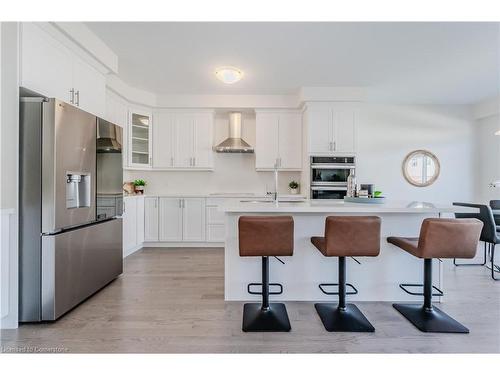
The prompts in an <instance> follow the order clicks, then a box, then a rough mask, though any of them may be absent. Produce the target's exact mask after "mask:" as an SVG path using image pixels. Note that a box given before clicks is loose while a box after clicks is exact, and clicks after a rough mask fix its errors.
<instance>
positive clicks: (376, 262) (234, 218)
mask: <svg viewBox="0 0 500 375" xmlns="http://www.w3.org/2000/svg"><path fill="white" fill-rule="evenodd" d="M221 210H222V211H224V212H225V220H226V239H225V290H224V295H225V300H226V301H247V300H258V299H260V296H256V295H250V294H248V293H247V284H249V283H255V282H257V283H258V282H260V278H261V260H260V258H258V257H251V258H242V257H240V256H239V249H238V218H239V217H240V216H243V215H291V216H293V219H294V223H295V224H294V226H295V229H294V254H293V256H291V257H284V258H282V260H283V261H284V262H285V264H282V263H280V262H279V261H277V260H275V259H274V258H270V282H271V283H281V284H283V294H281V295H272V296H271V299H272V300H275V301H331V300H334V299H335V298H336V297H335V296H328V295H325V294H323V293H322V292H321V291H320V289H319V288H318V284H320V283H336V282H337V280H338V278H337V258H326V257H324V256H323V255H322V254H321V253H320V252H319V251H318V250H317V249H316V248H315V247H314V246H313V245H312V244H311V242H310V238H311V237H312V236H323V235H324V229H325V219H326V217H327V216H330V215H342V216H349V215H369V216H371V215H375V216H379V217H380V218H381V219H382V229H381V231H382V233H381V244H380V255H379V256H378V257H374V258H370V257H367V258H359V259H357V260H358V261H359V262H360V263H361V264H358V263H357V262H356V261H354V260H353V259H350V258H348V259H347V268H348V270H347V282H348V283H351V284H353V285H354V286H355V287H356V288H357V289H358V290H359V293H358V294H357V295H350V296H349V297H348V298H349V300H352V301H420V300H421V299H422V297H420V296H412V295H409V294H406V293H405V292H403V291H402V290H401V289H400V288H399V284H400V283H421V282H422V280H423V262H422V260H420V259H418V258H415V257H414V256H412V255H410V254H408V253H406V252H405V251H403V250H401V249H399V248H396V247H395V246H393V245H390V244H388V243H387V241H386V238H387V237H388V236H406V237H418V235H419V232H420V225H421V223H422V221H423V220H424V219H425V218H428V217H453V214H454V213H456V212H477V210H476V209H471V208H467V207H459V206H452V205H437V204H431V203H425V202H391V201H389V202H386V203H383V204H363V203H344V202H343V201H340V202H330V201H328V202H322V201H309V200H308V201H305V202H279V203H278V204H276V203H275V202H268V201H259V200H255V201H251V202H239V203H236V204H235V203H232V204H228V205H226V206H223V207H221ZM445 261H448V260H445ZM433 275H434V280H433V283H434V285H435V286H437V287H438V288H440V289H442V290H444V288H445V286H444V285H443V277H442V276H443V267H442V265H441V263H440V262H439V260H437V259H436V260H435V261H434V264H433Z"/></svg>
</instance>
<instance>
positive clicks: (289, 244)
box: [238, 216, 293, 332]
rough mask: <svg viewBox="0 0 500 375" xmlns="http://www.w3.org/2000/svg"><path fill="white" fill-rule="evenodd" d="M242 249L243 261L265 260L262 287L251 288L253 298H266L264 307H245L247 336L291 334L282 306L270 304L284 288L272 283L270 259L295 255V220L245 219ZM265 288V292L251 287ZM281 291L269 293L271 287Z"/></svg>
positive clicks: (241, 223)
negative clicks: (248, 258) (260, 295)
mask: <svg viewBox="0 0 500 375" xmlns="http://www.w3.org/2000/svg"><path fill="white" fill-rule="evenodd" d="M238 231H239V248H240V256H242V257H262V284H260V283H258V284H257V283H252V284H248V288H247V289H248V292H249V293H250V294H262V304H259V303H245V306H244V308H243V331H244V332H263V331H267V332H288V331H290V329H291V327H290V320H289V319H288V314H287V312H286V307H285V305H284V304H282V303H269V295H270V294H281V293H282V292H283V286H282V285H281V284H270V283H269V257H278V256H291V255H293V218H292V217H291V216H241V217H240V218H239V220H238ZM255 285H262V292H252V291H251V290H250V288H251V286H255ZM270 285H276V286H279V287H280V291H279V292H269V286H270Z"/></svg>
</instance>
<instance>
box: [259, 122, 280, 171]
mask: <svg viewBox="0 0 500 375" xmlns="http://www.w3.org/2000/svg"><path fill="white" fill-rule="evenodd" d="M255 124H256V128H255V168H256V169H266V168H274V165H275V164H278V166H279V163H278V145H279V115H278V114H275V113H259V112H257V114H256V118H255Z"/></svg>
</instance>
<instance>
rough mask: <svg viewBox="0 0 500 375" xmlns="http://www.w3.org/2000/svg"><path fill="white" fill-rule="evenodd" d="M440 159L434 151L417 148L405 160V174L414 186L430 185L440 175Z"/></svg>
mask: <svg viewBox="0 0 500 375" xmlns="http://www.w3.org/2000/svg"><path fill="white" fill-rule="evenodd" d="M439 169H440V166H439V160H438V158H437V157H436V155H434V154H433V153H432V152H429V151H426V150H416V151H413V152H410V153H409V154H408V155H406V158H405V160H404V161H403V176H404V177H405V179H406V181H408V182H409V183H410V184H412V185H413V186H418V187H423V186H429V185H432V184H433V183H434V181H436V180H437V178H438V176H439Z"/></svg>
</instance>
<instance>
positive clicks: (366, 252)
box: [311, 216, 381, 332]
mask: <svg viewBox="0 0 500 375" xmlns="http://www.w3.org/2000/svg"><path fill="white" fill-rule="evenodd" d="M380 222H381V220H380V218H379V217H377V216H329V217H327V218H326V223H325V237H311V242H312V243H313V245H314V246H316V248H317V249H318V250H319V251H320V252H321V253H322V254H323V255H324V256H326V257H338V258H339V282H338V284H320V285H319V288H320V290H321V291H322V292H323V293H325V294H329V295H330V294H334V295H338V296H339V303H338V305H336V304H333V303H316V304H315V305H314V307H315V308H316V311H317V312H318V315H319V317H320V318H321V321H322V322H323V325H324V326H325V329H326V330H327V331H329V332H373V331H375V328H373V326H372V325H371V324H370V322H369V321H368V319H366V317H365V316H364V315H363V313H362V312H361V311H360V310H359V309H358V308H357V307H356V305H354V304H352V303H349V304H346V302H345V299H346V294H356V293H357V290H356V288H354V286H352V285H351V284H347V283H346V265H345V260H346V259H345V258H346V257H355V256H370V257H375V256H377V255H378V254H379V253H380ZM327 285H328V286H330V285H331V286H335V285H338V293H337V292H334V293H332V292H326V291H325V290H324V289H323V288H322V286H327ZM346 286H350V287H351V288H352V289H353V290H354V292H346Z"/></svg>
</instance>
